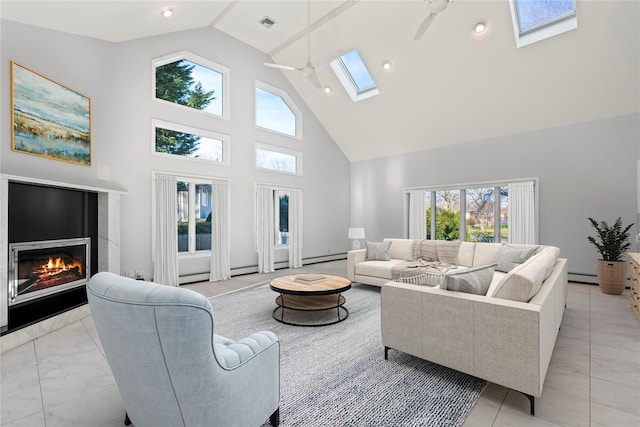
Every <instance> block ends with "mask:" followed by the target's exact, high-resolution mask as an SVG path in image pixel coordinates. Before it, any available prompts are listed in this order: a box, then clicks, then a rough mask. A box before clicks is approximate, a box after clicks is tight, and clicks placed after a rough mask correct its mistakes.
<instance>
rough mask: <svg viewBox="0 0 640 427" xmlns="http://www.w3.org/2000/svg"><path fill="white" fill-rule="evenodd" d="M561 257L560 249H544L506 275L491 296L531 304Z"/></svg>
mask: <svg viewBox="0 0 640 427" xmlns="http://www.w3.org/2000/svg"><path fill="white" fill-rule="evenodd" d="M559 255H560V249H558V248H556V247H547V248H544V249H543V250H542V251H540V252H539V253H537V254H535V255H534V256H532V257H531V258H529V260H527V261H526V262H524V263H523V264H520V265H518V266H516V267H515V268H513V269H512V270H511V271H510V272H509V273H507V274H505V276H504V277H503V278H502V280H500V283H498V285H497V286H496V287H495V290H494V291H493V293H492V294H490V295H489V296H491V297H494V298H502V299H508V300H513V301H522V302H529V300H531V298H533V297H534V296H535V295H536V294H537V293H538V291H539V290H540V287H541V286H542V282H543V281H544V280H545V279H546V278H547V277H549V276H550V275H551V272H552V271H553V266H554V265H555V264H556V262H557V261H558V256H559Z"/></svg>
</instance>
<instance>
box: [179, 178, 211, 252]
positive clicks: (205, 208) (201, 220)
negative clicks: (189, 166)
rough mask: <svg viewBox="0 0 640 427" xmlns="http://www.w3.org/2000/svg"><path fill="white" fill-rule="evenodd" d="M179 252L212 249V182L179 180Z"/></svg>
mask: <svg viewBox="0 0 640 427" xmlns="http://www.w3.org/2000/svg"><path fill="white" fill-rule="evenodd" d="M177 184H178V194H177V198H178V199H177V209H178V211H177V221H178V253H182V254H185V253H196V252H200V251H210V250H211V215H212V209H213V206H212V198H211V184H209V183H204V182H199V181H197V180H187V179H181V180H179V181H178V182H177Z"/></svg>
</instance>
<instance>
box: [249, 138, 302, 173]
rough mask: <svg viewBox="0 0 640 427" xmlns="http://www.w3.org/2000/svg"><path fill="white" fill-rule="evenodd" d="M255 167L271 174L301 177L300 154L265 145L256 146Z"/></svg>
mask: <svg viewBox="0 0 640 427" xmlns="http://www.w3.org/2000/svg"><path fill="white" fill-rule="evenodd" d="M256 167H257V168H259V169H266V170H269V171H272V172H284V173H288V174H292V175H302V153H300V152H298V151H292V150H287V149H285V148H279V147H273V146H270V145H265V144H256Z"/></svg>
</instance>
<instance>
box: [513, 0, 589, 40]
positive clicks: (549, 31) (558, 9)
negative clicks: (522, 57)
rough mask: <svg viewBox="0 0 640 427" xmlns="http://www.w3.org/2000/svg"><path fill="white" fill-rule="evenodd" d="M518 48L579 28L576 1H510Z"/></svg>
mask: <svg viewBox="0 0 640 427" xmlns="http://www.w3.org/2000/svg"><path fill="white" fill-rule="evenodd" d="M509 3H510V6H511V17H512V19H513V28H514V33H515V36H516V45H517V46H518V47H522V46H526V45H528V44H531V43H535V42H537V41H540V40H544V39H546V38H549V37H552V36H555V35H558V34H561V33H564V32H566V31H569V30H573V29H575V28H577V27H578V21H577V16H576V2H575V0H510V1H509Z"/></svg>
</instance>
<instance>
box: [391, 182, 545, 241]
mask: <svg viewBox="0 0 640 427" xmlns="http://www.w3.org/2000/svg"><path fill="white" fill-rule="evenodd" d="M531 181H533V189H534V197H535V199H534V201H535V206H534V211H535V241H536V244H538V242H539V241H540V178H538V177H533V178H514V179H505V180H498V181H486V182H475V183H463V184H449V185H437V186H422V187H406V188H404V194H405V195H406V197H405V203H404V214H403V216H404V230H405V235H408V230H409V226H408V220H407V218H408V217H409V197H408V195H409V193H410V192H412V191H425V192H427V191H429V192H432V193H433V192H437V191H444V190H459V191H461V190H467V189H474V188H484V187H486V188H491V187H493V188H499V187H505V186H507V185H508V184H511V183H516V182H531ZM460 198H462V197H461V195H460ZM431 208H432V209H431V211H432V212H435V210H436V198H435V197H433V194H432V197H431ZM500 209H501V207H500ZM460 212H461V220H462V217H463V214H462V209H461V210H460ZM462 224H463V222H462V221H461V222H460V226H461V227H462ZM430 234H431V236H432V238H433V237H434V236H435V221H431V233H430ZM462 234H463V233H462V231H461V232H460V236H461V238H462Z"/></svg>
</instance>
